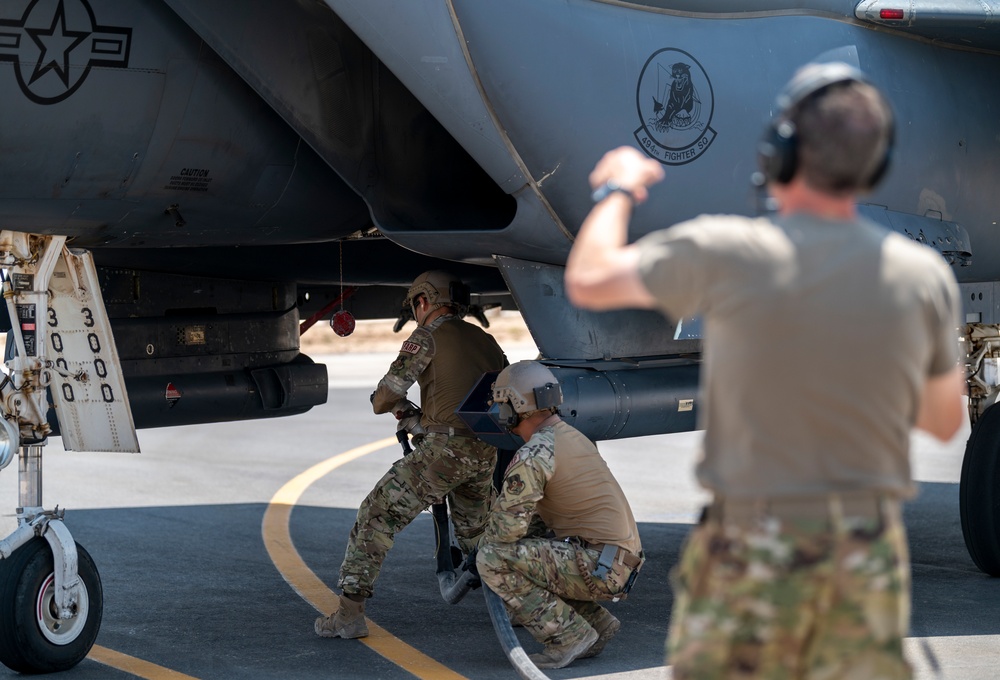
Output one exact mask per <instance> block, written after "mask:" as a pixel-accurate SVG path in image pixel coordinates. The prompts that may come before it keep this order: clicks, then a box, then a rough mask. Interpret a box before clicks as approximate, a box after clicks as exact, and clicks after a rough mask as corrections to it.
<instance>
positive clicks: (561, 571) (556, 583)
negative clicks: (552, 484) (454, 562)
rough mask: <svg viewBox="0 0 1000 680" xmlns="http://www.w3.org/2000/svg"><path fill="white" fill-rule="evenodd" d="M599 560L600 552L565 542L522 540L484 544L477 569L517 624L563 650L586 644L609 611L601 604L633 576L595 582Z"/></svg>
mask: <svg viewBox="0 0 1000 680" xmlns="http://www.w3.org/2000/svg"><path fill="white" fill-rule="evenodd" d="M599 557H600V553H598V552H597V551H596V550H589V549H585V548H583V547H580V546H578V545H576V544H573V543H566V542H565V541H557V540H555V539H548V538H522V539H521V540H519V541H516V542H514V543H487V542H484V543H482V544H481V545H480V546H479V556H478V558H477V559H476V565H477V566H478V567H479V575H480V577H482V579H483V582H484V583H485V584H486V585H488V586H489V587H490V589H491V590H493V592H495V593H496V594H497V595H499V596H500V598H501V599H502V600H503V601H504V602H505V603H506V605H507V610H508V611H509V612H510V614H511V618H512V619H514V620H516V621H518V622H519V623H521V624H523V625H524V627H525V628H526V629H527V630H528V631H529V632H530V633H531V634H532V636H534V638H535V639H536V640H537V641H538V642H541V643H542V644H546V645H561V644H572V643H575V642H578V641H580V640H582V639H583V638H584V637H585V636H586V635H587V633H588V631H590V629H591V628H593V627H594V625H595V624H596V623H597V622H599V621H600V620H601V619H602V618H603V617H604V614H605V612H606V611H607V610H606V609H604V607H602V606H601V605H599V604H597V602H596V601H595V600H610V599H611V598H612V597H614V595H616V594H618V593H620V592H621V591H622V589H623V588H624V587H625V583H626V581H628V577H629V575H630V574H631V570H630V569H628V568H627V567H625V566H624V565H621V564H616V565H615V568H614V569H613V570H612V571H610V572H609V573H608V578H607V580H606V581H602V580H600V579H597V578H594V577H592V576H591V575H590V574H591V572H592V571H594V569H595V568H596V566H597V560H598V558H599ZM588 582H589V585H588ZM594 589H596V592H595V590H594Z"/></svg>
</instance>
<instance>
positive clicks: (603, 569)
mask: <svg viewBox="0 0 1000 680" xmlns="http://www.w3.org/2000/svg"><path fill="white" fill-rule="evenodd" d="M617 555H618V546H617V545H613V544H611V543H605V544H604V547H603V548H601V556H600V557H598V558H597V567H596V568H595V569H594V571H593V572H591V574H590V575H591V576H593V577H594V578H598V579H601V580H602V581H607V580H608V574H609V573H610V572H611V570H612V569H613V568H614V566H615V557H616V556H617Z"/></svg>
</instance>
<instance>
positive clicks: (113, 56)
mask: <svg viewBox="0 0 1000 680" xmlns="http://www.w3.org/2000/svg"><path fill="white" fill-rule="evenodd" d="M131 42H132V29H131V28H122V27H117V26H99V25H97V22H96V21H95V20H94V12H93V10H92V9H91V8H90V5H89V4H87V0H32V2H31V3H30V4H28V7H27V9H25V10H24V14H23V15H21V19H20V20H11V19H0V61H9V62H12V63H13V67H14V75H15V77H16V78H17V84H18V85H19V86H20V88H21V91H22V92H23V93H24V95H25V96H26V97H27V98H28V99H30V100H31V101H33V102H35V103H36V104H55V103H57V102H61V101H62V100H64V99H66V98H67V97H69V96H70V95H71V94H73V93H74V92H76V90H77V89H78V88H79V87H80V85H82V84H83V81H84V80H86V79H87V75H88V74H89V73H90V69H91V67H93V66H104V67H108V68H127V67H128V54H129V48H130V46H131Z"/></svg>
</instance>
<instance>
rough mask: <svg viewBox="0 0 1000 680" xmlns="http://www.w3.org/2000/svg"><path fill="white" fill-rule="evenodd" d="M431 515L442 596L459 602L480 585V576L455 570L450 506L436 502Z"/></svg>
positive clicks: (456, 602) (451, 601) (454, 602)
mask: <svg viewBox="0 0 1000 680" xmlns="http://www.w3.org/2000/svg"><path fill="white" fill-rule="evenodd" d="M431 515H433V517H434V537H435V539H436V540H437V547H436V549H435V550H434V557H435V560H436V561H437V578H438V587H439V588H440V589H441V598H442V599H443V600H444V601H445V602H447V603H448V604H458V603H459V602H461V601H462V598H463V597H465V596H466V595H467V594H468V592H469V591H470V590H472V589H473V588H477V587H479V577H478V576H476V575H475V574H473V573H472V572H471V571H463V572H462V574H461V575H459V574H458V573H456V571H455V565H454V562H453V561H452V555H451V541H450V531H449V524H448V522H449V520H448V506H447V505H446V504H445V503H444V502H441V503H435V504H434V505H432V506H431Z"/></svg>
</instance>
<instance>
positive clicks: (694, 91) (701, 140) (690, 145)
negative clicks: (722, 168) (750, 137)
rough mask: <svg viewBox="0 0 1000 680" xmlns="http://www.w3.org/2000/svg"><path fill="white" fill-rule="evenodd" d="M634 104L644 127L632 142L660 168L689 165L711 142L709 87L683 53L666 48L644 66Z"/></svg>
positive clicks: (705, 77)
mask: <svg viewBox="0 0 1000 680" xmlns="http://www.w3.org/2000/svg"><path fill="white" fill-rule="evenodd" d="M635 103H636V107H637V108H638V110H639V120H640V121H641V123H642V124H641V125H640V126H639V129H638V130H636V131H635V139H636V141H637V142H639V148H641V149H642V150H643V151H645V152H646V153H647V154H648V155H649V156H651V157H653V158H655V159H656V160H658V161H660V162H661V163H664V164H666V165H684V164H685V163H690V162H691V161H693V160H695V159H696V158H698V157H699V156H701V155H702V154H703V153H705V151H706V150H707V149H708V147H709V146H711V144H712V141H713V140H714V139H715V135H716V133H715V130H713V129H712V126H711V123H712V113H713V111H714V109H715V98H714V96H713V94H712V83H711V81H710V80H709V79H708V74H706V73H705V69H703V68H702V67H701V64H699V63H698V60H697V59H695V58H694V57H692V56H691V55H690V54H688V53H687V52H684V51H683V50H678V49H674V48H672V47H667V48H664V49H662V50H659V51H657V52H654V53H653V55H652V56H651V57H650V58H649V59H647V60H646V65H645V66H643V67H642V73H640V74H639V85H638V87H636V91H635Z"/></svg>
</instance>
